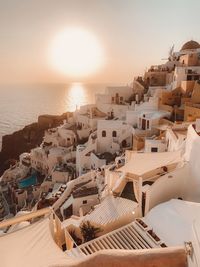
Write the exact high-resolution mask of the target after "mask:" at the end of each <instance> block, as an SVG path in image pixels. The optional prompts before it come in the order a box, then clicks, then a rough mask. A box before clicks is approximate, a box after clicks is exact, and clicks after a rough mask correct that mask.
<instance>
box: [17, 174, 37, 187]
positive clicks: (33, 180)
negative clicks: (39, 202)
mask: <svg viewBox="0 0 200 267" xmlns="http://www.w3.org/2000/svg"><path fill="white" fill-rule="evenodd" d="M35 184H37V175H36V174H35V173H34V174H32V175H31V176H29V177H28V178H26V179H23V180H21V181H19V184H18V185H19V188H25V187H28V186H31V185H35Z"/></svg>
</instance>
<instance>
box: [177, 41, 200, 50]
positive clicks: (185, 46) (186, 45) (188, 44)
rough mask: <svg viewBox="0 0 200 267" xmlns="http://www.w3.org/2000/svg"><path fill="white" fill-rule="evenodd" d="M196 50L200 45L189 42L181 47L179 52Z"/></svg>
mask: <svg viewBox="0 0 200 267" xmlns="http://www.w3.org/2000/svg"><path fill="white" fill-rule="evenodd" d="M197 48H200V44H199V43H198V42H196V41H193V40H191V41H189V42H187V43H185V44H184V45H183V46H182V48H181V51H182V50H189V49H197Z"/></svg>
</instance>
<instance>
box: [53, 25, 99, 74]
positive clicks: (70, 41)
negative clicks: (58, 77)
mask: <svg viewBox="0 0 200 267" xmlns="http://www.w3.org/2000/svg"><path fill="white" fill-rule="evenodd" d="M50 62H51V65H52V66H53V67H54V68H55V69H56V70H57V71H59V72H62V73H64V74H65V75H68V76H71V77H74V76H75V77H82V76H88V75H90V74H92V73H95V72H96V71H98V70H99V69H100V68H101V67H102V65H103V64H104V53H103V49H102V46H101V44H100V42H99V40H98V39H97V38H96V36H95V35H93V34H92V33H91V32H89V31H87V30H85V29H81V28H76V27H71V28H66V29H65V30H64V31H62V32H60V33H58V34H57V35H56V36H55V38H54V40H53V41H52V43H51V45H50Z"/></svg>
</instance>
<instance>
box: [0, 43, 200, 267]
mask: <svg viewBox="0 0 200 267" xmlns="http://www.w3.org/2000/svg"><path fill="white" fill-rule="evenodd" d="M199 135H200V44H199V43H197V42H196V41H193V40H191V41H188V42H187V43H185V44H184V45H183V46H182V48H181V49H180V51H178V52H174V49H173V48H172V49H171V50H170V53H169V57H168V60H167V62H166V63H164V64H161V65H155V66H151V67H150V68H149V69H148V70H147V71H146V72H145V74H144V76H143V77H136V78H135V79H134V81H133V82H132V84H131V85H130V86H119V87H107V88H106V90H105V94H97V95H96V101H95V104H88V105H85V106H81V107H80V108H79V109H77V110H76V111H75V112H73V113H72V114H69V116H68V118H67V119H66V120H65V121H63V124H62V125H60V126H59V127H57V128H49V129H48V130H46V132H45V135H44V138H43V142H42V143H41V145H40V146H38V147H36V148H34V149H32V150H31V151H30V153H26V152H25V153H23V154H21V155H20V157H19V161H18V162H17V163H16V164H15V165H12V166H10V168H9V169H7V170H6V171H5V172H4V173H3V175H2V176H1V178H0V184H1V192H0V217H1V223H0V228H1V230H2V231H1V237H2V238H3V239H2V242H1V237H0V251H3V250H5V248H4V247H5V244H8V243H6V242H8V239H9V238H10V243H9V244H10V245H9V246H10V247H12V246H13V247H14V246H15V250H17V253H15V254H16V255H17V256H16V255H15V257H18V258H19V259H18V258H17V259H18V260H19V262H20V255H22V245H21V243H20V241H19V240H18V241H13V242H11V237H12V234H13V237H14V235H16V236H18V237H19V238H20V232H21V233H22V232H23V231H26V235H25V237H23V238H25V239H24V240H25V241H26V239H27V240H28V237H29V239H30V236H34V231H36V230H37V231H40V228H41V229H43V228H44V225H45V229H46V230H44V229H43V230H44V231H49V232H50V230H49V227H50V226H49V225H54V227H53V228H54V230H52V236H53V238H52V240H50V241H49V240H48V242H50V243H54V244H57V246H58V247H59V248H60V250H59V253H60V254H59V253H57V254H56V253H55V254H54V250H53V245H52V247H51V249H49V248H48V251H49V254H51V253H52V255H51V257H55V258H54V260H55V262H56V263H60V260H61V258H63V255H65V257H66V264H69V262H70V261H71V262H76V261H77V262H78V261H80V260H81V259H85V258H87V257H88V256H91V255H93V254H94V255H95V253H97V252H99V251H104V250H108V249H115V250H116V249H117V250H124V249H125V250H128V251H129V253H130V255H134V253H137V250H140V249H141V250H144V249H145V250H144V251H145V252H143V253H142V254H140V256H144V257H145V255H148V253H149V251H150V250H151V249H152V248H154V249H156V250H155V253H157V255H162V250H164V249H169V250H170V249H171V248H172V247H173V248H174V249H173V253H175V255H176V256H175V257H174V263H173V265H167V263H166V265H162V259H163V258H162V256H160V265H155V266H190V267H193V266H194V267H197V266H200V243H199V238H200V233H199V229H200V220H199V219H200V215H199V214H200V176H199V166H200V157H199V153H200V136H199ZM37 214H38V216H40V218H41V216H44V219H42V223H41V221H40V220H37V221H36V222H35V219H33V218H35V217H37V216H36V215H37ZM33 215H34V216H33ZM31 216H32V217H31ZM19 218H21V219H19ZM47 218H48V222H49V223H48V225H47V224H46V221H47ZM38 222H39V223H38ZM35 224H38V227H36V228H35V227H34V225H35ZM43 224H44V225H43ZM42 225H43V226H42ZM42 227H43V228H42ZM84 229H85V231H87V235H86V234H85V233H84ZM17 230H19V231H17ZM43 230H41V231H43ZM89 230H91V232H92V231H93V232H92V233H93V236H92V234H91V232H90V233H89ZM95 230H96V232H95ZM8 233H9V234H10V235H7V234H8ZM33 239H34V237H33ZM13 240H14V239H13ZM25 241H24V242H25ZM15 242H18V243H19V245H16V244H17V243H15ZM30 242H32V241H30ZM40 242H44V241H40V240H38V246H39V247H40V246H41V244H39V243H40ZM46 242H47V241H46ZM14 243H15V245H14ZM24 244H25V243H24ZM36 247H37V244H36V245H35V247H34V248H33V251H32V253H31V254H29V253H27V254H26V256H25V257H27V260H28V261H30V262H31V257H33V255H34V249H36ZM37 249H38V247H37ZM42 249H43V250H44V251H43V250H42ZM45 249H47V248H45V246H41V254H40V255H41V259H40V260H42V257H45V255H46V254H45V253H46V252H45ZM51 250H52V252H51ZM169 250H168V251H169ZM20 253H21V254H20ZM61 253H62V254H61ZM131 253H133V254H131ZM145 253H146V254H145ZM160 253H161V254H160ZM168 253H169V254H170V253H172V252H168ZM11 254H12V252H11ZM53 254H54V256H53ZM55 255H56V256H55ZM61 255H62V257H61ZM168 256H169V255H168ZM10 257H12V256H10ZM113 257H115V254H113ZM138 257H139V256H138ZM163 257H164V256H163ZM105 259H106V256H105ZM43 260H44V262H46V261H45V258H44V259H43ZM48 260H49V259H48ZM168 260H169V261H170V257H168ZM6 261H7V262H9V259H6ZM163 262H164V261H163ZM166 262H167V259H166ZM180 263H182V265H180ZM20 264H21V266H25V265H23V262H20ZM178 264H179V265H178ZM2 266H3V265H2ZM5 266H11V265H5ZM28 266H29V265H28ZM30 266H31V265H30ZM44 266H49V265H48V264H47V265H44ZM59 266H60V265H59ZM66 266H67V265H66ZM68 266H71V265H68ZM88 266H89V265H88ZM91 266H92V265H91ZM106 266H109V263H108V264H107V265H106ZM124 266H125V265H124ZM127 266H128V265H127ZM138 266H139V265H138ZM141 266H142V265H141Z"/></svg>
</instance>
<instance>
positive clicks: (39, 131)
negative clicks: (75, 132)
mask: <svg viewBox="0 0 200 267" xmlns="http://www.w3.org/2000/svg"><path fill="white" fill-rule="evenodd" d="M69 116H70V113H64V114H62V115H60V116H57V115H41V116H39V117H38V122H35V123H32V124H29V125H27V126H25V127H24V128H23V129H22V130H19V131H16V132H14V133H13V134H9V135H5V136H3V138H2V149H1V152H0V176H1V174H2V173H3V171H4V170H5V169H7V168H9V166H10V163H11V162H13V160H16V159H18V158H19V155H20V154H21V153H23V152H29V151H30V150H31V149H32V148H34V147H36V146H38V145H40V144H41V142H42V140H43V136H44V132H45V130H46V129H48V128H52V127H57V126H59V125H60V124H62V123H63V120H67V119H68V117H69Z"/></svg>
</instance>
